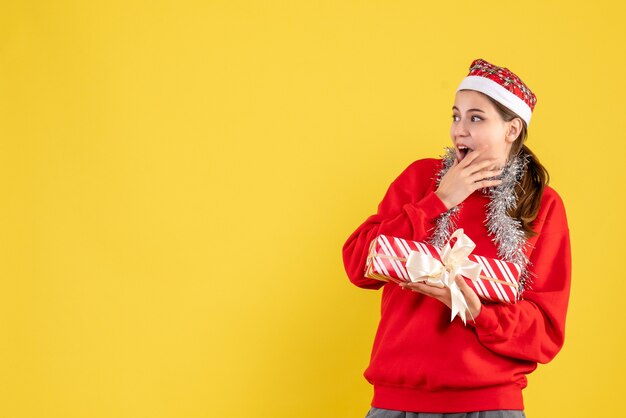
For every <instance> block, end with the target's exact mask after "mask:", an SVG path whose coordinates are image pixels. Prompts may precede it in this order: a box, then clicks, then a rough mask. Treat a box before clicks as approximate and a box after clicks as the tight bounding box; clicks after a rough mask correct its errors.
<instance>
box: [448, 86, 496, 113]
mask: <svg viewBox="0 0 626 418" xmlns="http://www.w3.org/2000/svg"><path fill="white" fill-rule="evenodd" d="M454 106H455V107H456V108H457V109H459V110H460V111H461V112H463V111H465V110H467V109H481V110H484V111H485V112H492V111H493V112H495V111H496V108H495V106H494V105H493V103H491V101H489V99H488V98H487V96H485V95H484V94H483V93H480V92H478V91H474V90H459V91H457V92H456V95H455V97H454Z"/></svg>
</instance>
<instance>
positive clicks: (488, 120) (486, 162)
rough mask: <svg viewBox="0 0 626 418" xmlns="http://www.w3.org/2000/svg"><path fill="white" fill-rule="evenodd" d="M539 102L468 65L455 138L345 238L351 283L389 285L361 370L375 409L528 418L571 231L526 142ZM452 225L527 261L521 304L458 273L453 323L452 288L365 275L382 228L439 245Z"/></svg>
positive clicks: (557, 313)
mask: <svg viewBox="0 0 626 418" xmlns="http://www.w3.org/2000/svg"><path fill="white" fill-rule="evenodd" d="M535 103H536V98H535V95H534V94H533V93H532V91H531V90H530V89H529V88H528V87H527V86H526V85H525V84H524V83H523V82H522V81H521V80H520V79H519V78H518V77H517V76H516V75H515V74H513V73H512V72H511V71H509V70H508V69H507V68H501V67H497V66H495V65H492V64H490V63H488V62H487V61H485V60H482V59H478V60H475V61H474V62H472V65H471V66H470V72H469V75H468V76H467V77H465V78H464V79H463V81H462V82H461V84H460V86H459V88H458V90H457V92H456V97H455V101H454V106H453V107H452V126H451V128H450V137H451V139H452V144H453V147H451V148H449V149H448V153H447V155H445V156H444V157H443V158H442V159H432V158H427V159H421V160H417V161H415V162H413V163H412V164H410V165H409V166H408V168H406V169H405V170H404V171H403V172H402V173H401V174H400V175H399V176H398V178H397V179H396V180H395V181H394V182H393V183H392V184H391V185H390V187H389V189H388V190H387V193H386V194H385V196H384V198H383V200H382V201H381V203H380V204H379V206H378V211H377V213H376V214H375V215H372V216H370V217H369V218H368V219H367V220H365V222H363V223H362V224H361V225H360V226H359V227H358V228H357V229H356V231H354V233H352V234H351V236H350V237H349V238H348V240H347V241H346V243H345V244H344V246H343V259H344V265H345V269H346V272H347V274H348V277H349V278H350V280H351V281H352V283H354V284H355V285H356V286H359V287H362V288H365V289H379V288H381V287H382V288H383V291H382V303H381V318H380V323H379V326H378V331H377V333H376V337H375V340H374V346H373V349H372V353H371V359H370V364H369V367H368V368H367V370H366V371H365V373H364V375H365V377H366V379H367V380H368V381H369V382H370V383H371V384H373V386H374V398H373V400H372V404H371V405H372V408H371V409H370V411H369V413H368V415H367V416H368V417H370V418H371V417H375V418H382V417H384V418H394V417H429V418H430V417H446V416H449V415H448V414H453V416H455V417H476V418H477V417H486V418H495V417H502V418H509V417H524V416H525V415H524V412H523V409H524V405H523V400H522V389H524V388H525V387H526V384H527V379H526V375H527V374H529V373H531V372H532V371H533V370H535V368H536V367H537V363H547V362H549V361H550V360H552V359H553V358H554V356H555V355H556V354H557V353H558V352H559V350H560V349H561V347H562V346H563V342H564V330H565V317H566V312H567V304H568V299H569V291H570V271H571V261H570V243H569V230H568V225H567V220H566V216H565V210H564V207H563V202H562V201H561V199H560V197H559V195H558V194H557V193H556V192H555V191H554V189H552V188H551V187H549V186H548V185H547V183H548V173H547V171H546V170H545V168H544V167H543V166H542V165H541V164H540V163H539V161H538V159H537V157H536V156H535V155H534V154H533V153H532V152H531V151H530V149H528V147H526V146H525V145H524V142H525V140H526V136H527V129H528V125H529V123H530V118H531V115H532V112H533V109H534V107H535ZM456 228H463V229H464V232H465V234H466V235H467V236H468V237H470V238H471V239H472V240H473V241H474V243H475V244H476V248H475V250H474V251H473V254H478V255H482V256H486V257H491V258H499V259H503V260H506V261H510V262H514V263H517V264H518V265H520V266H521V267H522V275H521V280H520V286H519V292H520V293H519V294H520V298H519V300H518V301H517V302H516V303H514V304H503V303H487V302H482V301H481V300H480V299H479V298H478V296H477V295H476V293H474V291H473V290H472V289H471V288H470V287H469V286H468V285H467V284H466V282H465V281H464V280H463V279H461V277H460V276H458V277H457V280H456V283H457V284H458V286H459V287H460V289H461V291H462V293H463V295H464V297H465V299H466V301H467V306H468V312H467V318H468V321H467V324H464V323H463V321H461V319H460V318H455V319H454V320H453V321H452V322H450V289H449V288H447V287H444V288H438V287H435V286H431V285H428V284H425V283H420V284H416V283H410V284H404V285H401V286H400V285H397V284H395V283H392V282H383V281H379V280H375V279H370V278H366V277H365V276H364V269H365V263H366V258H367V255H368V248H369V244H370V242H371V241H372V240H373V239H374V238H375V237H376V236H377V235H379V234H385V235H391V236H395V237H399V238H404V239H409V240H413V241H423V242H424V241H425V242H429V243H431V244H433V245H436V246H439V247H441V246H443V245H444V244H445V243H446V242H447V240H448V238H449V237H450V234H451V232H452V231H454V230H455V229H456ZM472 318H473V319H472ZM450 416H451V415H450Z"/></svg>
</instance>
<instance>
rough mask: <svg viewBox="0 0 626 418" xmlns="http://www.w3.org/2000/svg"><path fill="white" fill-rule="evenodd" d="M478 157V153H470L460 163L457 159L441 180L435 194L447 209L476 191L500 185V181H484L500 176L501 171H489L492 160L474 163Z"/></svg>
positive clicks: (493, 162) (492, 163) (493, 161)
mask: <svg viewBox="0 0 626 418" xmlns="http://www.w3.org/2000/svg"><path fill="white" fill-rule="evenodd" d="M479 155H480V151H472V152H470V153H469V154H468V155H466V156H465V158H463V160H462V161H461V162H459V159H458V157H457V158H456V159H455V160H454V164H452V167H450V169H449V170H448V171H447V172H446V174H445V175H444V176H443V178H442V179H441V182H440V183H439V187H438V188H437V190H436V191H435V193H436V194H437V196H438V197H439V199H441V201H442V202H443V203H444V204H445V205H446V207H447V208H448V209H451V208H453V207H455V206H457V205H458V204H460V203H461V202H462V201H464V200H465V199H466V198H467V197H468V196H469V195H470V194H472V193H474V191H476V190H478V189H482V188H483V187H491V186H497V185H498V184H500V183H502V180H486V179H488V178H490V177H495V176H497V175H498V174H500V173H501V172H502V169H497V170H490V169H489V168H490V167H492V166H493V165H494V164H495V163H496V160H494V159H491V160H484V161H480V162H477V163H474V161H475V160H476V158H478V156H479Z"/></svg>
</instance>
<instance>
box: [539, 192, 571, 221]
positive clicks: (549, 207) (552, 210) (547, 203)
mask: <svg viewBox="0 0 626 418" xmlns="http://www.w3.org/2000/svg"><path fill="white" fill-rule="evenodd" d="M536 223H537V224H538V225H540V226H541V229H542V230H543V231H546V232H547V231H558V230H567V229H568V225H567V215H566V213H565V204H564V203H563V199H562V198H561V196H560V195H559V194H558V193H557V191H556V190H554V189H553V188H552V187H550V186H548V185H546V186H545V188H544V189H543V194H542V196H541V206H540V207H539V213H538V214H537V218H536Z"/></svg>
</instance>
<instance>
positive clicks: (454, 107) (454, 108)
mask: <svg viewBox="0 0 626 418" xmlns="http://www.w3.org/2000/svg"><path fill="white" fill-rule="evenodd" d="M452 110H457V111H458V110H459V109H458V108H457V107H456V106H452ZM467 111H468V112H471V111H474V112H482V113H485V111H484V110H480V109H468V110H467Z"/></svg>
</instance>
